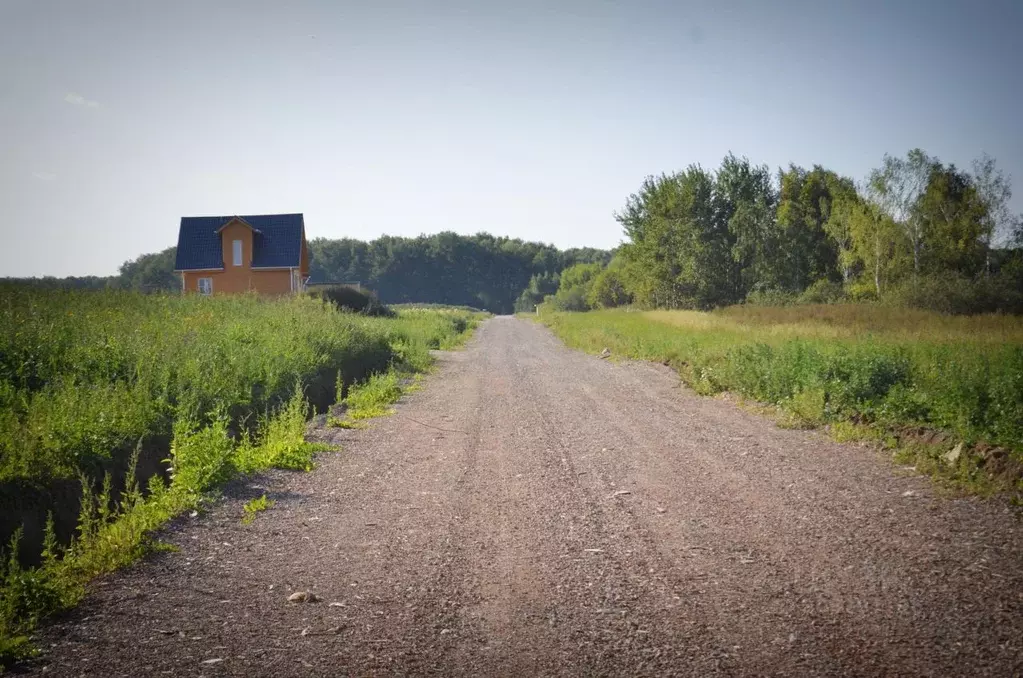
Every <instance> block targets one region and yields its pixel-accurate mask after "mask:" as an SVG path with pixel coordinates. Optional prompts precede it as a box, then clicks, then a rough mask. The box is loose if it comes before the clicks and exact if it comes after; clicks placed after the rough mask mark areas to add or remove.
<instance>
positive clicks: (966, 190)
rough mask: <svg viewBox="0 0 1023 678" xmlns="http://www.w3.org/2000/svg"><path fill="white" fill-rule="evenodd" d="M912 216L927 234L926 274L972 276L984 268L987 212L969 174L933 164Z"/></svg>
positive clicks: (952, 167) (937, 163)
mask: <svg viewBox="0 0 1023 678" xmlns="http://www.w3.org/2000/svg"><path fill="white" fill-rule="evenodd" d="M915 212H916V213H917V216H918V217H919V218H920V220H921V221H922V223H923V224H924V225H925V228H926V231H927V233H928V247H927V249H928V251H927V252H926V253H925V254H926V257H925V262H924V263H925V265H924V268H925V270H926V271H927V272H931V273H941V272H945V271H956V272H958V273H961V274H963V275H966V276H973V275H976V274H977V273H979V272H980V271H981V270H983V269H984V268H985V265H984V262H985V257H986V251H985V250H986V249H987V245H986V244H985V225H984V221H985V215H986V212H987V210H986V208H985V206H984V204H983V202H982V201H981V199H980V196H979V194H978V193H977V188H976V186H975V185H974V183H973V180H972V178H971V177H970V176H969V175H968V174H966V173H964V172H960V171H959V170H958V169H956V167H955V165H949V166H947V167H946V166H944V165H942V164H941V163H940V162H935V164H934V167H933V169H932V171H931V177H930V180H929V181H928V184H927V190H926V191H925V192H924V193H923V195H921V196H920V199H919V201H918V203H917V205H916V208H915Z"/></svg>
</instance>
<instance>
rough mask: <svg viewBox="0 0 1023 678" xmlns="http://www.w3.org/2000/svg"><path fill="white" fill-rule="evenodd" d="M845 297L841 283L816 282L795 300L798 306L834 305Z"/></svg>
mask: <svg viewBox="0 0 1023 678" xmlns="http://www.w3.org/2000/svg"><path fill="white" fill-rule="evenodd" d="M844 297H845V290H843V289H842V285H841V283H837V282H834V281H832V280H818V281H817V282H815V283H813V284H812V285H810V286H809V287H807V288H806V289H805V290H803V293H802V294H800V295H799V298H798V299H797V301H798V303H800V304H834V303H836V302H839V301H842V299H843V298H844Z"/></svg>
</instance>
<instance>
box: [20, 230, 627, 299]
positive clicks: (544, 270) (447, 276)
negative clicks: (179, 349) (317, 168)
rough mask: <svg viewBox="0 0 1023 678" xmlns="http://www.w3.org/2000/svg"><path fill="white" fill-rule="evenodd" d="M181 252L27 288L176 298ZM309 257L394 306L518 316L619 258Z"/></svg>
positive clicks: (560, 253) (346, 246)
mask: <svg viewBox="0 0 1023 678" xmlns="http://www.w3.org/2000/svg"><path fill="white" fill-rule="evenodd" d="M175 252H176V248H174V247H169V248H167V249H165V250H163V251H161V252H156V253H152V254H144V255H142V256H140V257H138V258H136V259H133V260H131V261H126V262H125V263H124V264H122V265H121V267H120V269H119V273H118V275H116V276H107V277H103V276H89V277H72V278H55V277H45V278H28V279H21V280H20V282H22V283H24V284H30V285H34V286H37V287H53V288H55V287H73V288H82V289H105V288H114V289H130V290H138V291H144V292H157V291H167V292H174V291H178V290H180V289H181V279H180V277H179V276H178V275H177V274H176V273H174V258H175ZM309 254H310V271H309V272H310V278H311V282H320V283H329V282H359V283H361V284H362V286H363V287H365V288H367V289H369V290H371V291H372V292H374V293H375V294H376V295H377V296H378V297H379V298H380V300H381V301H383V302H384V303H389V304H395V303H408V302H423V303H435V304H450V305H456V306H473V307H476V308H484V309H487V310H489V311H493V312H495V313H510V312H511V311H512V310H513V309H514V308H515V307H516V301H517V300H518V299H519V298H520V297H522V295H524V294H526V293H525V292H524V290H525V289H526V288H528V287H529V285H530V284H531V282H534V281H538V280H539V281H553V283H548V284H546V285H542V286H541V289H542V291H541V292H540V293H539V294H537V295H534V296H532V297H529V298H530V299H532V302H531V303H539V302H541V301H542V300H543V297H544V295H546V294H548V293H550V292H552V291H554V290H556V289H557V286H558V276H559V274H560V272H561V271H562V270H563V269H565V268H568V267H570V266H573V265H574V264H577V263H586V262H596V263H598V264H600V265H604V264H607V263H608V262H609V261H610V259H611V253H610V252H608V251H606V250H598V249H593V248H589V247H584V248H574V249H567V250H559V249H558V248H556V247H554V246H552V245H547V244H543V243H537V242H525V241H522V240H519V239H517V238H505V237H497V236H492V235H490V234H487V233H479V234H476V235H472V236H464V235H458V234H456V233H451V232H444V233H438V234H436V235H430V236H425V235H424V236H419V237H416V238H404V237H394V236H383V237H381V238H377V239H375V240H370V241H364V240H357V239H353V238H342V239H328V238H315V239H313V240H311V241H309ZM551 284H553V287H552V286H551ZM527 296H528V295H527ZM523 303H525V302H523ZM520 306H522V304H520ZM527 306H528V308H529V310H532V306H531V305H529V304H528V303H525V306H523V307H524V308H525V307H527Z"/></svg>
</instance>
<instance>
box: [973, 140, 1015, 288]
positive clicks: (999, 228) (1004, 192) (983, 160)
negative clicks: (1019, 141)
mask: <svg viewBox="0 0 1023 678" xmlns="http://www.w3.org/2000/svg"><path fill="white" fill-rule="evenodd" d="M973 184H974V186H975V187H976V190H977V197H978V199H979V200H980V203H981V205H983V208H984V214H983V216H982V217H981V219H980V225H981V242H982V243H983V246H984V249H985V256H984V270H985V272H988V273H990V271H991V254H990V253H991V248H992V247H995V246H996V245H997V243H998V241H999V240H1009V241H1010V242H1011V240H1012V239H1013V235H1014V234H1013V222H1014V217H1013V215H1012V214H1011V213H1010V212H1009V200H1010V199H1011V198H1012V178H1011V177H1009V176H1007V175H1006V174H1005V173H1004V172H1002V170H1000V169H998V168H997V167H996V166H995V159H994V158H992V157H991V156H989V155H988V154H987V153H985V154H983V155H981V157H980V158H978V159H976V160H974V161H973Z"/></svg>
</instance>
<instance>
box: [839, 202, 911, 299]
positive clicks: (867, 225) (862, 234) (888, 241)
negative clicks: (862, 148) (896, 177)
mask: <svg viewBox="0 0 1023 678" xmlns="http://www.w3.org/2000/svg"><path fill="white" fill-rule="evenodd" d="M866 193H867V196H868V197H867V200H865V201H862V202H859V203H855V204H851V205H850V206H849V207H848V209H849V222H848V226H849V232H850V235H851V237H852V242H853V253H854V255H855V257H856V259H857V260H859V261H860V262H862V264H863V268H864V271H865V272H866V273H867V274H868V275H869V276H870V277H871V279H872V281H873V283H874V290H875V292H876V293H877V296H879V297H880V296H881V295H882V294H883V292H884V289H885V287H886V286H887V285H888V284H889V283H890V282H891V281H892V280H894V279H896V278H898V277H899V275H900V274H901V273H902V270H903V268H904V264H903V261H905V259H906V257H905V252H906V250H907V249H909V245H908V241H907V239H906V233H905V231H904V230H903V229H900V228H899V226H898V224H897V223H896V222H895V220H894V219H893V218H892V216H891V214H890V213H889V211H888V210H887V209H885V208H884V207H883V206H882V202H881V201H882V200H883V199H884V194H883V193H882V192H881V189H879V188H878V187H876V186H875V185H873V184H871V185H869V186H868V188H867V191H866Z"/></svg>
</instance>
